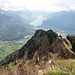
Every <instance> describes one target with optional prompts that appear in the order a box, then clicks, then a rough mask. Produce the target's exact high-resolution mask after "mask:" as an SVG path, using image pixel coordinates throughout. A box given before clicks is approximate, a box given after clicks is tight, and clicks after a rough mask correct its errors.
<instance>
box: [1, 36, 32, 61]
mask: <svg viewBox="0 0 75 75" xmlns="http://www.w3.org/2000/svg"><path fill="white" fill-rule="evenodd" d="M30 37H31V36H30V35H29V36H26V37H25V38H23V39H20V40H18V41H0V60H2V59H4V58H5V57H6V56H7V55H9V54H10V53H12V52H15V51H16V50H19V49H20V48H21V47H22V46H23V45H24V44H25V43H26V42H27V41H28V40H29V38H30Z"/></svg>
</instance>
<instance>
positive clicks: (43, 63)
mask: <svg viewBox="0 0 75 75" xmlns="http://www.w3.org/2000/svg"><path fill="white" fill-rule="evenodd" d="M73 38H74V37H73ZM70 58H74V59H75V53H74V52H73V51H72V45H71V43H70V41H69V40H68V39H64V38H62V37H58V35H57V33H55V32H53V31H52V30H48V31H44V30H37V31H36V33H35V34H34V36H33V37H32V38H31V39H30V40H29V41H28V42H27V44H25V45H24V46H23V47H22V48H21V49H20V50H17V51H16V52H13V53H12V54H10V55H8V56H7V57H6V58H5V59H4V60H2V61H1V62H0V66H2V69H1V70H0V72H1V73H2V74H1V73H0V74H1V75H7V74H11V73H12V75H38V73H39V72H38V71H39V70H40V69H41V70H44V71H46V70H51V69H50V68H49V67H50V66H51V63H50V62H49V61H52V62H54V61H58V59H59V60H60V59H63V60H64V59H70ZM58 62H59V61H58ZM52 66H55V64H53V65H52ZM39 75H40V74H39ZM42 75H43V74H42Z"/></svg>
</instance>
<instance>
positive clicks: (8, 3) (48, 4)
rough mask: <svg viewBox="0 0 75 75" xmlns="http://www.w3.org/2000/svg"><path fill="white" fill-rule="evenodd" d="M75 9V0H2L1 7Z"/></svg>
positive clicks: (9, 8)
mask: <svg viewBox="0 0 75 75" xmlns="http://www.w3.org/2000/svg"><path fill="white" fill-rule="evenodd" d="M26 8H27V9H28V10H46V11H52V12H55V11H61V10H75V0H0V9H5V10H13V11H14V10H22V9H26Z"/></svg>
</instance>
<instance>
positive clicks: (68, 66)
mask: <svg viewBox="0 0 75 75" xmlns="http://www.w3.org/2000/svg"><path fill="white" fill-rule="evenodd" d="M44 75H75V59H68V60H56V61H54V69H53V70H48V71H46V73H44Z"/></svg>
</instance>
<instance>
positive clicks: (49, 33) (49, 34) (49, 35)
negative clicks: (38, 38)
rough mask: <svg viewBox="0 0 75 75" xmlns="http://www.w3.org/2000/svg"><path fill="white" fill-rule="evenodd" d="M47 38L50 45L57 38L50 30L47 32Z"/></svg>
mask: <svg viewBox="0 0 75 75" xmlns="http://www.w3.org/2000/svg"><path fill="white" fill-rule="evenodd" d="M47 37H48V38H49V43H50V45H51V44H52V43H53V41H54V40H55V39H56V38H57V37H58V35H57V33H55V32H53V31H52V30H49V31H47Z"/></svg>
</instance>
